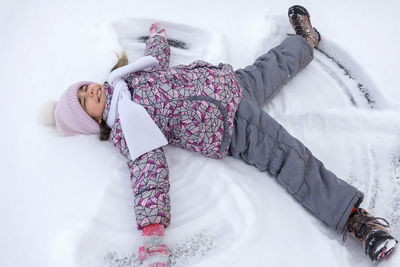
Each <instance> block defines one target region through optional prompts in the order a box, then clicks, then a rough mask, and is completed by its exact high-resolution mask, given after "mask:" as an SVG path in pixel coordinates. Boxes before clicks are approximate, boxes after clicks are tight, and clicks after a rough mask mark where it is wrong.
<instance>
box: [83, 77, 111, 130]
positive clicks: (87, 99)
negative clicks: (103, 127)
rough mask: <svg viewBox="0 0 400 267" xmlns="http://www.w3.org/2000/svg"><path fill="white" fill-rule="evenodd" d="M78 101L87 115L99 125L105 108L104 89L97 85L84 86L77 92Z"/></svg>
mask: <svg viewBox="0 0 400 267" xmlns="http://www.w3.org/2000/svg"><path fill="white" fill-rule="evenodd" d="M78 100H79V102H80V103H81V106H82V108H83V109H84V110H85V111H86V112H87V114H89V115H90V116H91V117H92V118H93V119H94V120H95V121H97V122H98V123H99V124H100V123H101V121H102V119H103V111H104V108H105V106H106V94H105V92H104V87H103V86H102V85H101V84H98V83H91V84H89V85H84V86H82V87H81V88H79V90H78Z"/></svg>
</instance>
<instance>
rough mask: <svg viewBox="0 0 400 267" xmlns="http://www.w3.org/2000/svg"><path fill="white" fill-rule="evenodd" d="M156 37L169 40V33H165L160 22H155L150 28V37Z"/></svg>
mask: <svg viewBox="0 0 400 267" xmlns="http://www.w3.org/2000/svg"><path fill="white" fill-rule="evenodd" d="M155 35H160V36H162V37H164V39H165V40H167V33H166V32H165V29H164V27H163V26H162V25H161V24H160V23H158V22H155V23H153V24H151V26H150V36H151V37H153V36H155Z"/></svg>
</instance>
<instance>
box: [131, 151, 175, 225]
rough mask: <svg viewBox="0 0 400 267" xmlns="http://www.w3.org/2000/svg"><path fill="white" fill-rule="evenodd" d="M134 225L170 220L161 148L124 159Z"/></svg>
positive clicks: (166, 170) (165, 161) (166, 168)
mask: <svg viewBox="0 0 400 267" xmlns="http://www.w3.org/2000/svg"><path fill="white" fill-rule="evenodd" d="M128 167H129V169H130V176H131V184H132V189H133V193H134V195H135V214H136V223H137V227H138V229H142V228H143V227H145V226H147V225H149V224H157V223H158V224H163V225H164V226H168V225H169V223H170V198H169V187H170V186H169V171H168V165H167V159H166V157H165V154H164V150H163V149H162V148H157V149H154V150H153V151H150V152H147V153H145V154H143V155H141V156H140V157H138V158H137V159H136V160H134V161H132V160H130V161H128Z"/></svg>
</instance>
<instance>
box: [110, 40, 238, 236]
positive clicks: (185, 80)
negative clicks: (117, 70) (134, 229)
mask: <svg viewBox="0 0 400 267" xmlns="http://www.w3.org/2000/svg"><path fill="white" fill-rule="evenodd" d="M145 55H151V56H153V57H156V58H157V59H158V61H159V66H156V67H153V68H152V69H151V70H149V71H140V72H136V73H131V74H129V75H127V76H126V77H124V79H125V81H126V83H127V84H128V87H129V89H130V90H131V93H132V100H133V101H135V102H136V103H138V104H140V105H142V106H143V107H144V108H145V109H146V110H147V112H148V113H149V114H150V116H151V117H152V119H153V120H154V122H155V123H156V124H157V125H158V127H159V128H160V129H161V131H162V132H163V133H164V135H165V137H166V138H167V140H168V142H169V143H170V144H174V145H176V146H178V147H181V148H185V149H188V150H191V151H197V152H200V153H202V154H204V155H206V156H208V157H211V158H217V159H220V158H223V157H225V156H226V154H227V152H228V148H229V144H230V139H231V134H232V131H233V121H234V115H235V112H236V110H237V108H238V104H239V102H240V99H241V97H242V88H241V87H240V85H239V83H238V81H237V78H236V76H235V73H234V71H233V69H232V67H231V66H230V65H226V64H219V65H218V66H213V65H211V64H209V63H206V62H203V61H196V62H193V63H192V64H190V65H179V66H176V67H173V68H169V57H170V48H169V45H168V42H167V41H166V40H165V38H163V37H162V36H160V35H155V36H152V37H151V38H149V39H148V40H147V43H146V51H145ZM105 86H106V94H107V105H106V111H105V112H104V116H103V118H105V119H106V117H107V114H108V110H107V108H109V105H108V102H109V100H110V99H111V96H112V93H113V88H112V87H111V86H109V85H108V84H106V85H105ZM111 141H112V142H113V144H114V146H115V147H116V148H118V149H119V151H120V152H121V153H122V154H123V155H124V156H125V157H126V158H127V159H128V167H129V169H130V175H131V182H132V188H133V191H134V195H135V213H136V221H137V226H138V228H139V229H141V228H143V227H144V226H146V225H149V224H154V223H162V224H164V225H165V226H168V225H169V222H170V200H169V193H168V192H169V181H168V165H167V161H166V158H165V155H164V151H163V149H162V148H158V149H155V150H153V151H151V152H148V153H145V154H143V155H141V156H140V157H138V158H137V159H136V160H135V161H132V160H131V159H130V157H129V153H128V148H127V145H126V143H125V138H124V136H123V132H122V130H121V126H120V122H119V117H117V119H116V121H115V124H114V126H113V128H112V132H111Z"/></svg>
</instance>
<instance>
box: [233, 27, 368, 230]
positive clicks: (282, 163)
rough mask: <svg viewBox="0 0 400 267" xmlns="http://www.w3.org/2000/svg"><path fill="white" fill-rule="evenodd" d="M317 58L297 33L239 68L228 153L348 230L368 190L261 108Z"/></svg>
mask: <svg viewBox="0 0 400 267" xmlns="http://www.w3.org/2000/svg"><path fill="white" fill-rule="evenodd" d="M312 58H313V49H312V47H311V46H310V45H309V44H308V43H307V42H306V41H305V40H304V39H303V38H302V37H299V36H296V35H293V36H290V37H287V38H286V39H285V40H284V41H283V42H282V43H281V44H280V45H279V46H277V47H275V48H273V49H271V50H270V51H269V52H268V53H267V54H265V55H263V56H261V57H259V58H258V59H257V60H256V61H255V62H254V64H253V65H250V66H248V67H246V68H244V69H239V70H237V71H236V75H237V76H238V78H239V81H240V83H241V85H242V87H243V98H242V100H241V102H240V104H239V109H238V111H237V112H236V117H235V128H234V132H233V135H232V142H231V145H230V148H229V154H230V155H231V156H233V157H235V158H239V159H242V160H243V161H245V162H246V163H247V164H250V165H254V166H255V167H257V168H258V169H259V170H260V171H267V172H268V173H269V174H270V175H272V176H274V177H276V179H277V180H278V182H279V183H280V184H281V185H282V186H283V187H284V188H285V189H286V190H287V191H288V192H289V193H290V194H291V195H292V196H293V197H294V198H295V199H296V200H297V201H298V202H299V203H300V204H302V205H303V206H304V207H305V208H307V209H308V210H309V211H310V212H311V213H312V214H314V215H315V216H316V217H317V218H318V219H320V220H321V221H323V222H324V223H326V224H327V225H328V226H329V227H330V228H332V229H334V230H335V231H337V232H340V233H342V232H343V231H344V228H345V225H346V222H347V219H348V218H349V215H350V213H351V211H352V209H353V208H354V207H355V206H356V205H358V204H359V203H361V201H362V199H363V194H362V193H361V192H360V191H358V190H357V189H356V188H355V187H353V186H351V185H350V184H348V183H346V182H345V181H343V180H341V179H339V178H338V177H337V176H336V175H334V174H333V173H332V172H330V171H329V170H327V169H326V168H325V167H324V165H323V164H322V163H321V162H320V161H319V160H318V159H317V158H315V157H314V156H313V155H312V154H311V152H310V151H309V150H308V149H307V148H306V147H305V146H304V145H303V144H302V143H301V142H300V141H299V140H297V139H296V138H294V137H293V136H291V135H290V134H289V133H288V132H287V131H286V130H285V129H284V128H283V127H282V126H281V125H280V124H279V123H278V122H276V121H275V120H274V119H273V118H272V117H270V116H269V115H268V114H267V113H266V112H264V111H263V110H262V109H261V107H262V106H263V105H264V104H265V103H266V101H268V100H270V99H271V98H272V97H273V96H274V95H275V94H276V93H277V92H278V90H279V89H280V88H281V87H282V86H283V85H284V84H285V83H286V82H287V81H289V80H290V79H291V78H292V77H293V76H295V75H296V74H297V73H298V72H299V71H300V70H302V69H303V68H304V67H306V66H307V64H308V63H309V62H310V61H311V60H312Z"/></svg>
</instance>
